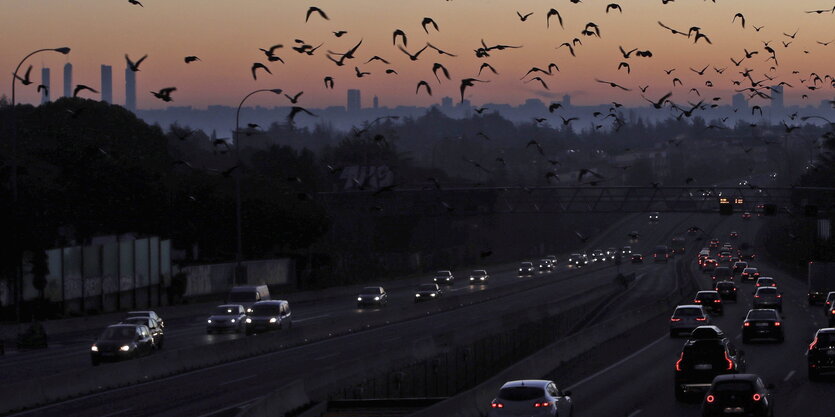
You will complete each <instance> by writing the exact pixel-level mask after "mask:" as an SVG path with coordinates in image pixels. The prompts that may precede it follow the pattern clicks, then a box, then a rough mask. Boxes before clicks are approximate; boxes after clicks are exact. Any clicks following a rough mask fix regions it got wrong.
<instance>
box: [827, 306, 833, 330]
mask: <svg viewBox="0 0 835 417" xmlns="http://www.w3.org/2000/svg"><path fill="white" fill-rule="evenodd" d="M826 320H827V322H828V323H829V324H828V325H829V326H835V307H831V308H829V309H827V310H826Z"/></svg>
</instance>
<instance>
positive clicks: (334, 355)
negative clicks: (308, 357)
mask: <svg viewBox="0 0 835 417" xmlns="http://www.w3.org/2000/svg"><path fill="white" fill-rule="evenodd" d="M337 356H339V352H334V353H331V354H329V355H325V356H320V357H318V358H313V360H314V361H323V360H325V359H330V358H335V357H337Z"/></svg>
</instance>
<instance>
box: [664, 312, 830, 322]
mask: <svg viewBox="0 0 835 417" xmlns="http://www.w3.org/2000/svg"><path fill="white" fill-rule="evenodd" d="M833 314H835V312H833ZM670 321H671V322H673V323H675V322H678V321H681V319H679V318H676V317H673V318H671V319H670Z"/></svg>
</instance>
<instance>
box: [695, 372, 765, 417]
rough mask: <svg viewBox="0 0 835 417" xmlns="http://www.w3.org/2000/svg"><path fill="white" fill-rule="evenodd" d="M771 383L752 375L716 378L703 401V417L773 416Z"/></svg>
mask: <svg viewBox="0 0 835 417" xmlns="http://www.w3.org/2000/svg"><path fill="white" fill-rule="evenodd" d="M772 388H773V386H772V385H771V384H769V385H765V384H764V383H763V381H762V379H761V378H760V377H759V376H757V375H755V374H731V375H719V376H717V377H716V378H714V379H713V382H712V383H711V384H710V388H709V389H708V390H707V393H706V394H705V396H704V400H703V402H702V417H713V416H726V415H739V416H752V417H773V416H774V397H773V396H772V394H771V391H770V390H771V389H772Z"/></svg>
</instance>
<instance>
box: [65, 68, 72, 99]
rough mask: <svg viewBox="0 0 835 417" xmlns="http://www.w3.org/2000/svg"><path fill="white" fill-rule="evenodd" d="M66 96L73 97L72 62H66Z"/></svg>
mask: <svg viewBox="0 0 835 417" xmlns="http://www.w3.org/2000/svg"><path fill="white" fill-rule="evenodd" d="M64 97H72V64H70V63H69V62H67V63H66V64H64Z"/></svg>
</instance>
